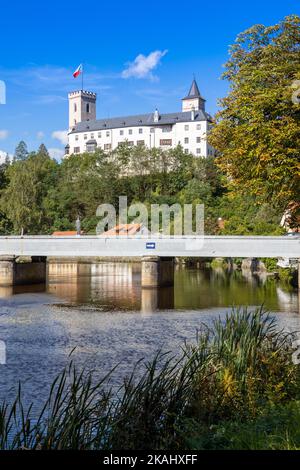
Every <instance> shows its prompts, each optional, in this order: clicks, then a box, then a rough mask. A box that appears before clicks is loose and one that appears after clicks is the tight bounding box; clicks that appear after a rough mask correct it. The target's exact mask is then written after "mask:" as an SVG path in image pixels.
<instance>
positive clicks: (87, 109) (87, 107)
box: [86, 103, 90, 113]
mask: <svg viewBox="0 0 300 470" xmlns="http://www.w3.org/2000/svg"><path fill="white" fill-rule="evenodd" d="M86 112H87V113H89V112H90V103H87V104H86Z"/></svg>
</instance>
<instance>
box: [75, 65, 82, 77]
mask: <svg viewBox="0 0 300 470" xmlns="http://www.w3.org/2000/svg"><path fill="white" fill-rule="evenodd" d="M81 73H82V64H80V65H79V66H78V67H77V69H76V70H75V72H74V73H73V77H74V78H77V77H78V76H79V75H80V74H81Z"/></svg>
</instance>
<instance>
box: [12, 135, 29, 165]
mask: <svg viewBox="0 0 300 470" xmlns="http://www.w3.org/2000/svg"><path fill="white" fill-rule="evenodd" d="M27 157H28V149H27V145H26V143H25V142H24V140H21V141H20V142H19V143H18V145H17V147H16V150H15V154H14V158H15V160H17V161H18V160H19V161H24V160H26V158H27Z"/></svg>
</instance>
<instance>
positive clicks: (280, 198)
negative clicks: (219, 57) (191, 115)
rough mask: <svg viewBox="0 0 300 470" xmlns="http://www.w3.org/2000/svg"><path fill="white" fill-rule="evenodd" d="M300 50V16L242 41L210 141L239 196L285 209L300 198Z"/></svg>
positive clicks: (237, 44)
mask: <svg viewBox="0 0 300 470" xmlns="http://www.w3.org/2000/svg"><path fill="white" fill-rule="evenodd" d="M299 46H300V18H299V16H296V15H292V16H288V17H286V18H285V19H284V20H283V21H281V22H280V23H278V24H276V25H274V26H270V27H266V26H264V25H260V24H259V25H255V26H253V27H252V28H250V29H248V30H247V31H245V32H244V33H241V34H240V35H239V36H238V37H237V40H236V42H235V44H234V45H233V46H232V47H231V51H230V59H229V61H228V62H227V64H226V71H225V73H224V78H226V79H227V80H229V82H230V92H229V94H228V96H227V97H225V98H224V99H222V100H221V101H220V103H221V106H222V110H221V111H220V112H219V113H218V114H217V123H216V126H215V127H214V128H213V130H212V133H211V136H210V138H209V139H210V142H211V144H212V145H213V146H214V147H215V148H216V149H218V150H219V152H220V157H219V159H218V161H219V165H220V167H221V168H222V170H223V171H224V172H225V173H226V174H227V175H228V176H229V180H228V183H229V187H230V188H231V189H232V190H234V192H235V193H240V192H243V193H245V194H247V193H249V194H254V195H255V196H257V197H258V198H259V199H261V200H263V201H270V200H271V199H272V200H273V202H274V203H276V204H278V206H279V207H281V208H284V207H286V206H287V205H288V203H289V202H290V201H299V198H300V192H299V191H300V160H299V147H300V125H299V124H300V122H299V121H300V107H299V105H298V104H297V103H293V102H292V93H293V88H292V85H293V83H294V81H295V80H299V79H300V60H299Z"/></svg>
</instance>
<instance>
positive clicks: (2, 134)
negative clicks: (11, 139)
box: [0, 129, 8, 140]
mask: <svg viewBox="0 0 300 470" xmlns="http://www.w3.org/2000/svg"><path fill="white" fill-rule="evenodd" d="M7 136H8V131H7V130H5V129H2V130H1V129H0V140H4V139H6V138H7Z"/></svg>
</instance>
